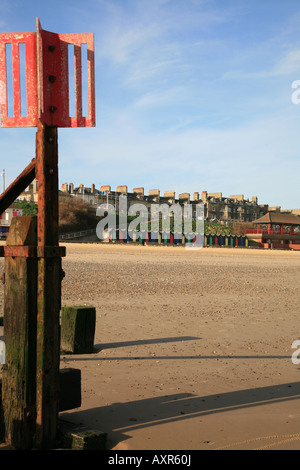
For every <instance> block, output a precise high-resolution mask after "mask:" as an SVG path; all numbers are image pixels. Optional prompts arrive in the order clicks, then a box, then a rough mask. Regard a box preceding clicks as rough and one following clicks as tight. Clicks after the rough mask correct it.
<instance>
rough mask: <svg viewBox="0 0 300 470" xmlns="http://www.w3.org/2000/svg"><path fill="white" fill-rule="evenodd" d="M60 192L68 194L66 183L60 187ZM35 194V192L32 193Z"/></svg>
mask: <svg viewBox="0 0 300 470" xmlns="http://www.w3.org/2000/svg"><path fill="white" fill-rule="evenodd" d="M61 190H62V192H63V193H67V192H68V183H64V184H62V185H61ZM33 192H35V191H33Z"/></svg>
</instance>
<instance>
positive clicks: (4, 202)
mask: <svg viewBox="0 0 300 470" xmlns="http://www.w3.org/2000/svg"><path fill="white" fill-rule="evenodd" d="M34 178H35V158H33V159H32V160H31V162H30V163H29V165H27V167H26V168H25V170H24V171H22V173H21V174H20V175H19V176H18V177H17V178H16V179H15V180H14V181H13V182H12V183H11V184H10V185H9V186H8V188H7V189H6V190H5V191H4V192H3V193H2V194H1V195H0V214H2V213H3V212H4V211H5V210H6V209H7V208H8V207H9V206H10V205H11V204H12V203H13V202H14V201H15V200H16V198H17V197H18V196H19V194H20V193H21V192H22V191H25V189H26V188H27V186H29V185H30V183H31V182H32V181H33V180H34Z"/></svg>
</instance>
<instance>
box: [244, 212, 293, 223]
mask: <svg viewBox="0 0 300 470" xmlns="http://www.w3.org/2000/svg"><path fill="white" fill-rule="evenodd" d="M253 222H254V223H255V224H288V225H290V224H292V225H300V219H299V217H297V216H295V215H293V214H282V213H281V212H267V214H265V215H263V216H262V217H260V218H259V219H256V220H253Z"/></svg>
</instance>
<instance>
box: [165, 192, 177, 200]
mask: <svg viewBox="0 0 300 470" xmlns="http://www.w3.org/2000/svg"><path fill="white" fill-rule="evenodd" d="M164 197H167V198H169V199H175V191H165V192H164Z"/></svg>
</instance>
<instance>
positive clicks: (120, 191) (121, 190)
mask: <svg viewBox="0 0 300 470" xmlns="http://www.w3.org/2000/svg"><path fill="white" fill-rule="evenodd" d="M116 192H117V193H118V194H127V192H128V190H127V186H126V185H123V186H117V190H116Z"/></svg>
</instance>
